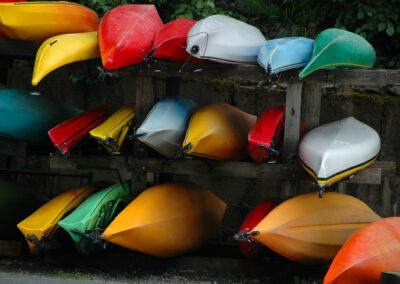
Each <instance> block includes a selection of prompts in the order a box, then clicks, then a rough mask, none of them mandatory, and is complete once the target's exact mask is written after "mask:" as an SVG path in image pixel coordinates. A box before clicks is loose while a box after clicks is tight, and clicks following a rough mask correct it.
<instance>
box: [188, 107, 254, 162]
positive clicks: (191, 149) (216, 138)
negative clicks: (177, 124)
mask: <svg viewBox="0 0 400 284" xmlns="http://www.w3.org/2000/svg"><path fill="white" fill-rule="evenodd" d="M256 121H257V117H256V116H254V115H250V114H248V113H245V112H244V111H242V110H240V109H238V108H235V107H233V106H231V105H228V104H223V103H217V104H212V105H208V106H205V107H202V108H200V109H198V110H197V111H196V112H195V113H194V114H193V115H192V117H191V119H190V122H189V126H188V129H187V131H186V137H185V139H184V141H183V143H182V148H183V149H184V150H185V152H186V153H187V154H190V155H195V156H201V157H205V158H210V159H215V160H241V159H244V158H246V157H247V143H248V141H247V136H248V134H249V131H250V129H251V128H252V127H253V126H254V124H255V123H256Z"/></svg>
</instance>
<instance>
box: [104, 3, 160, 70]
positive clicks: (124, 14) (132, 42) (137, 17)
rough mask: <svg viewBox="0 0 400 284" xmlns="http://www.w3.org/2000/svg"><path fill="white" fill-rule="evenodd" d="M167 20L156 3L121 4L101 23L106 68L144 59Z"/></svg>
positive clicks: (115, 67)
mask: <svg viewBox="0 0 400 284" xmlns="http://www.w3.org/2000/svg"><path fill="white" fill-rule="evenodd" d="M162 26H163V22H162V20H161V18H160V16H159V15H158V12H157V9H156V7H155V6H154V5H136V4H127V5H120V6H118V7H116V8H114V9H112V10H110V11H108V12H107V13H106V14H105V15H104V17H103V18H102V19H101V22H100V26H99V44H100V53H101V59H102V61H103V66H104V67H105V68H106V69H109V70H111V69H117V68H121V67H124V66H127V65H132V64H137V63H140V62H143V61H144V59H145V58H146V55H147V54H148V53H149V51H150V49H151V47H152V45H153V42H154V37H155V36H156V33H157V32H158V30H159V29H161V28H162Z"/></svg>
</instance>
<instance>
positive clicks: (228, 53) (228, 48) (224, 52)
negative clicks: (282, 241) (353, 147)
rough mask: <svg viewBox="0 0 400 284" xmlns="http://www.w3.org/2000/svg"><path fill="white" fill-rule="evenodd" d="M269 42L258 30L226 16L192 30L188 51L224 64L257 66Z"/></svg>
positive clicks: (211, 18)
mask: <svg viewBox="0 0 400 284" xmlns="http://www.w3.org/2000/svg"><path fill="white" fill-rule="evenodd" d="M266 41H267V40H266V39H265V37H264V36H263V34H262V33H261V32H260V30H259V29H257V28H256V27H254V26H252V25H249V24H247V23H245V22H242V21H239V20H236V19H233V18H231V17H228V16H223V15H213V16H209V17H207V18H204V19H202V20H200V21H198V22H197V23H196V24H195V25H194V26H193V27H192V28H191V29H190V31H189V34H188V37H187V47H186V51H187V52H188V53H189V54H191V55H192V56H194V57H197V58H200V59H209V60H212V61H216V62H221V63H232V64H256V63H257V55H258V52H259V51H260V48H261V47H262V46H263V45H264V44H265V42H266Z"/></svg>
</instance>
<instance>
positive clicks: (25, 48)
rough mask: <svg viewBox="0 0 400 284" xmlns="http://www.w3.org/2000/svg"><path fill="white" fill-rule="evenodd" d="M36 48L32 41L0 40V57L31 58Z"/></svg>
mask: <svg viewBox="0 0 400 284" xmlns="http://www.w3.org/2000/svg"><path fill="white" fill-rule="evenodd" d="M37 48H38V46H37V44H36V42H34V41H27V40H18V39H7V38H0V55H5V56H15V57H28V58H32V57H35V56H36V50H37Z"/></svg>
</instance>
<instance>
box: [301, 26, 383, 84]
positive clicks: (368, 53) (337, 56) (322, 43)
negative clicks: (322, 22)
mask: <svg viewBox="0 0 400 284" xmlns="http://www.w3.org/2000/svg"><path fill="white" fill-rule="evenodd" d="M375 60H376V54H375V50H374V48H373V47H372V45H371V44H370V43H369V42H368V41H367V40H365V39H364V38H363V37H361V36H359V35H357V34H355V33H352V32H348V31H345V30H340V29H327V30H324V31H323V32H321V33H320V34H319V35H318V36H317V38H316V39H315V42H314V51H313V55H312V57H311V60H310V62H308V64H307V65H306V67H304V69H303V70H301V72H300V74H299V78H300V79H302V78H304V77H306V76H307V75H309V74H311V73H312V72H314V71H316V70H318V69H325V70H335V69H350V68H371V67H372V66H373V65H374V64H375Z"/></svg>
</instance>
